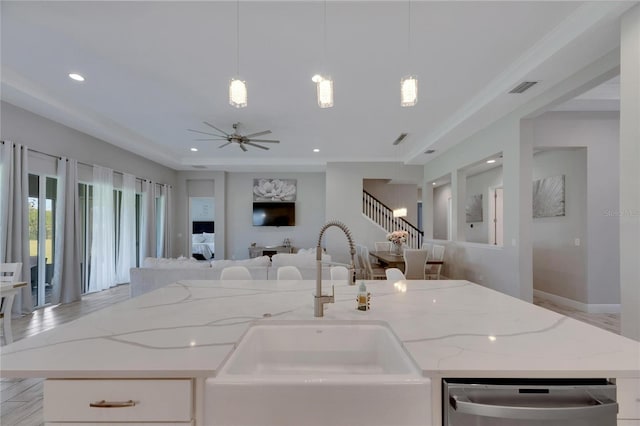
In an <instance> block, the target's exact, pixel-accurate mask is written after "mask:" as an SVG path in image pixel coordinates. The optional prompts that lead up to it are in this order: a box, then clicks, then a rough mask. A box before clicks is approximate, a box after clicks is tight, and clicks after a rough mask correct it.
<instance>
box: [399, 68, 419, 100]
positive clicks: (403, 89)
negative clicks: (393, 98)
mask: <svg viewBox="0 0 640 426" xmlns="http://www.w3.org/2000/svg"><path fill="white" fill-rule="evenodd" d="M417 103H418V79H417V78H416V77H414V76H412V75H409V76H407V77H403V78H402V80H400V106H403V107H410V106H414V105H415V104H417Z"/></svg>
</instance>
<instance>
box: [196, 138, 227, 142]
mask: <svg viewBox="0 0 640 426" xmlns="http://www.w3.org/2000/svg"><path fill="white" fill-rule="evenodd" d="M226 140H227V138H211V139H194V141H226Z"/></svg>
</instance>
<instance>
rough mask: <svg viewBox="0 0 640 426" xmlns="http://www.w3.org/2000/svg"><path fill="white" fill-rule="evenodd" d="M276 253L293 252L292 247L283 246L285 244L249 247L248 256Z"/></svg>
mask: <svg viewBox="0 0 640 426" xmlns="http://www.w3.org/2000/svg"><path fill="white" fill-rule="evenodd" d="M278 253H293V247H291V246H289V247H285V246H264V247H249V258H251V259H253V258H254V257H260V256H269V258H271V256H273V255H274V254H278Z"/></svg>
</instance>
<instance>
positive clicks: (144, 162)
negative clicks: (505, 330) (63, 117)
mask: <svg viewBox="0 0 640 426" xmlns="http://www.w3.org/2000/svg"><path fill="white" fill-rule="evenodd" d="M0 113H1V115H0V121H1V122H2V128H1V129H0V130H1V132H2V133H1V137H2V139H3V140H9V141H12V142H16V143H20V144H23V145H26V146H27V147H29V148H31V149H35V150H37V151H41V152H45V153H47V154H51V155H58V156H61V157H68V158H75V159H76V160H78V161H79V162H83V163H87V164H97V165H100V166H103V167H109V168H111V169H113V170H116V171H119V172H125V173H130V174H132V175H135V176H137V177H140V178H144V179H149V180H152V181H154V182H158V183H166V184H169V185H173V184H174V183H175V181H176V172H175V170H173V169H170V168H168V167H164V166H162V165H160V164H158V163H155V162H153V161H151V160H148V159H146V158H144V157H141V156H139V155H136V154H133V153H131V152H129V151H126V150H124V149H122V148H119V147H117V146H115V145H111V144H109V143H107V142H105V141H103V140H100V139H96V138H94V137H92V136H89V135H87V134H85V133H82V132H79V131H77V130H74V129H71V128H69V127H67V126H64V125H62V124H60V123H56V122H55V121H51V120H49V119H46V118H44V117H42V116H39V115H37V114H34V113H32V112H29V111H26V110H24V109H22V108H18V107H16V106H14V105H11V104H9V103H6V102H2V105H1V111H0Z"/></svg>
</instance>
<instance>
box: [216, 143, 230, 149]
mask: <svg viewBox="0 0 640 426" xmlns="http://www.w3.org/2000/svg"><path fill="white" fill-rule="evenodd" d="M230 143H231V142H227V143H223V144H222V145H220V146H219V147H218V148H224V147H225V146H227V145H229V144H230Z"/></svg>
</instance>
